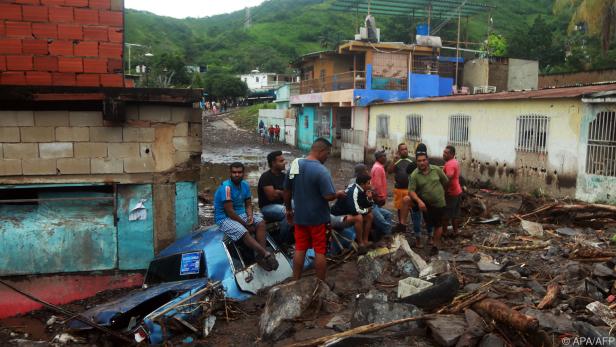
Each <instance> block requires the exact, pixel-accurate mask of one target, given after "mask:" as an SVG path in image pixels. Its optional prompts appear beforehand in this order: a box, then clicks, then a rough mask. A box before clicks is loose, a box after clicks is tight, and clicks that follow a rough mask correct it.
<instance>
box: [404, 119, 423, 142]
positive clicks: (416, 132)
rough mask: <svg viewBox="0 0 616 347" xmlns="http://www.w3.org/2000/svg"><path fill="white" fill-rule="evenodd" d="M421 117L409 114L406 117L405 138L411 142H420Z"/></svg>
mask: <svg viewBox="0 0 616 347" xmlns="http://www.w3.org/2000/svg"><path fill="white" fill-rule="evenodd" d="M421 119H422V117H421V115H418V114H411V115H408V116H406V138H407V139H409V140H413V141H421Z"/></svg>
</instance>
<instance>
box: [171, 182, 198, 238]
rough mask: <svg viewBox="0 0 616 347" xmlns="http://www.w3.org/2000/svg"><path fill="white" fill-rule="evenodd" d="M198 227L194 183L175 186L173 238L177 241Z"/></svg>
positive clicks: (195, 187)
mask: <svg viewBox="0 0 616 347" xmlns="http://www.w3.org/2000/svg"><path fill="white" fill-rule="evenodd" d="M198 226H199V211H198V201H197V183H196V182H178V183H176V184H175V238H176V239H179V238H181V237H183V236H185V235H187V234H189V233H190V232H192V231H193V230H195V229H196V228H197V227H198Z"/></svg>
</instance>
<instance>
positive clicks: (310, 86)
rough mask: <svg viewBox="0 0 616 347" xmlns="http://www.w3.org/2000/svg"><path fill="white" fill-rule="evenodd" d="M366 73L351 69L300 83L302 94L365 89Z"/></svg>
mask: <svg viewBox="0 0 616 347" xmlns="http://www.w3.org/2000/svg"><path fill="white" fill-rule="evenodd" d="M365 87H366V73H365V72H364V71H355V72H353V71H349V72H344V73H339V74H335V75H331V76H324V77H320V78H315V79H312V80H305V81H301V82H300V83H299V92H300V94H310V93H321V92H331V91H334V90H345V89H364V88H365Z"/></svg>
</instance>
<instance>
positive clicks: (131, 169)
mask: <svg viewBox="0 0 616 347" xmlns="http://www.w3.org/2000/svg"><path fill="white" fill-rule="evenodd" d="M127 112H128V118H129V120H128V121H127V122H126V123H123V124H121V125H113V124H107V122H105V121H103V116H102V114H101V112H96V111H92V112H82V111H79V112H75V111H0V176H21V175H25V176H49V175H78V174H132V173H149V172H162V171H165V170H168V169H171V168H173V167H175V165H177V164H180V163H182V162H185V161H186V160H188V159H189V158H190V156H191V155H200V154H201V112H200V110H198V109H197V110H195V109H192V108H190V107H175V106H174V107H171V106H162V105H135V106H129V107H128V109H127Z"/></svg>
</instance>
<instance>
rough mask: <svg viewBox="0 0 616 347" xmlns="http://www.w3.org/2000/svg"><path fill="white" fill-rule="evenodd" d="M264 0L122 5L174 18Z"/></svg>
mask: <svg viewBox="0 0 616 347" xmlns="http://www.w3.org/2000/svg"><path fill="white" fill-rule="evenodd" d="M263 1H264V0H173V1H169V0H125V1H124V6H125V7H126V8H132V9H136V10H143V11H149V12H152V13H155V14H157V15H160V16H168V17H175V18H186V17H207V16H213V15H217V14H221V13H229V12H233V11H237V10H241V9H244V8H245V7H253V6H257V5H259V4H260V3H262V2H263Z"/></svg>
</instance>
